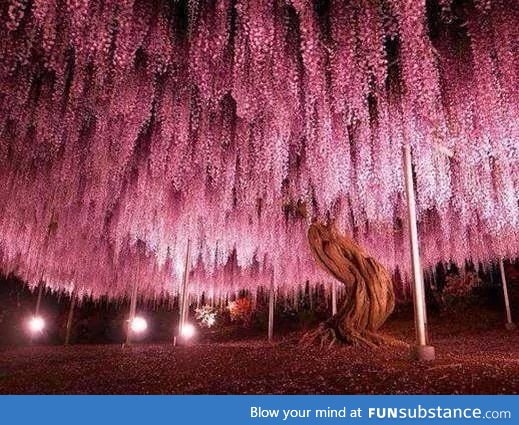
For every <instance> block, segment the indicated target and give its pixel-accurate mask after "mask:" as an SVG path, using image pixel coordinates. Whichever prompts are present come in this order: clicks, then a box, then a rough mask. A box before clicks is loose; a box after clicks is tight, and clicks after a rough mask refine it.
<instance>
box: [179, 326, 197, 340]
mask: <svg viewBox="0 0 519 425" xmlns="http://www.w3.org/2000/svg"><path fill="white" fill-rule="evenodd" d="M181 333H182V336H183V337H184V338H186V339H189V338H192V337H193V336H194V335H195V327H194V326H193V325H192V324H191V323H186V324H185V325H184V326H183V327H182V332H181Z"/></svg>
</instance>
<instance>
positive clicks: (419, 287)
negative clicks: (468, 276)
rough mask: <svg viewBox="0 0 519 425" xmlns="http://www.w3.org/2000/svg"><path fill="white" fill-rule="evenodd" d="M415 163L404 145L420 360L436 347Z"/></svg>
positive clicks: (431, 354)
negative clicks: (431, 340) (430, 333)
mask: <svg viewBox="0 0 519 425" xmlns="http://www.w3.org/2000/svg"><path fill="white" fill-rule="evenodd" d="M412 167H413V165H412V158H411V146H409V145H408V144H406V145H405V146H404V173H405V189H406V195H407V213H408V219H409V238H410V243H411V259H412V262H411V263H412V270H413V302H414V315H415V327H416V339H417V341H416V342H417V345H416V346H415V347H414V349H413V352H412V355H413V357H415V358H416V359H418V360H434V358H435V353H434V347H432V346H430V345H428V341H427V329H426V322H427V313H426V305H425V290H424V284H423V274H422V266H421V264H420V249H419V245H418V225H417V218H416V200H415V192H414V182H413V168H412Z"/></svg>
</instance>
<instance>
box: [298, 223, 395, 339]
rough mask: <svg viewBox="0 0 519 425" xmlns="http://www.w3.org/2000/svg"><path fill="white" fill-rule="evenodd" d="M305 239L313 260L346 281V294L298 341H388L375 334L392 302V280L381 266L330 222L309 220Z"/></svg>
mask: <svg viewBox="0 0 519 425" xmlns="http://www.w3.org/2000/svg"><path fill="white" fill-rule="evenodd" d="M308 241H309V243H310V248H311V250H312V253H313V254H314V256H315V258H316V260H317V262H318V263H319V264H320V266H321V267H322V268H324V269H325V270H327V271H328V272H329V273H331V274H332V275H333V276H334V277H335V278H336V279H337V280H339V281H340V282H342V283H343V284H344V285H346V287H347V289H348V296H347V297H346V300H345V301H344V304H343V305H342V307H341V308H339V310H338V312H337V314H335V315H334V316H332V317H331V318H330V319H329V320H328V321H326V322H324V323H321V324H320V326H319V328H318V329H317V330H315V331H313V332H310V333H307V334H305V335H304V337H303V339H302V342H303V343H308V344H311V343H314V342H319V343H320V344H321V346H323V345H324V344H325V343H329V344H330V345H331V344H333V343H334V342H335V341H337V340H338V341H341V342H344V343H347V344H354V343H358V342H362V343H365V344H367V345H370V346H374V345H379V344H381V343H386V342H389V340H388V339H387V338H385V337H382V336H381V335H379V334H377V330H378V329H379V328H380V327H381V326H382V325H383V323H384V322H385V321H386V319H387V318H388V316H389V315H390V314H391V312H392V311H393V308H394V306H395V296H394V292H393V284H392V282H391V277H390V276H389V274H388V272H387V271H386V270H385V269H384V267H383V266H382V265H381V264H380V263H378V262H377V261H376V260H375V259H374V258H372V257H370V256H369V255H368V254H367V253H366V252H365V251H364V250H363V249H362V248H361V247H360V246H359V245H357V244H356V243H355V242H354V241H353V240H352V239H350V238H348V237H347V236H345V235H340V234H339V233H338V232H337V229H336V228H335V226H334V225H333V224H330V225H324V224H322V223H314V224H312V225H311V226H310V228H309V229H308Z"/></svg>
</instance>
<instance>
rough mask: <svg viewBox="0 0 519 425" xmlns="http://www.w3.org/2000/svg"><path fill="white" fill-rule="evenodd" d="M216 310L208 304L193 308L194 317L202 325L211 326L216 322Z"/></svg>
mask: <svg viewBox="0 0 519 425" xmlns="http://www.w3.org/2000/svg"><path fill="white" fill-rule="evenodd" d="M216 315H217V312H216V310H215V309H214V308H213V307H211V306H210V305H204V306H203V307H200V308H197V309H196V310H195V317H196V319H197V320H199V321H200V323H201V324H202V326H205V327H208V328H210V327H212V326H213V325H214V324H215V323H216Z"/></svg>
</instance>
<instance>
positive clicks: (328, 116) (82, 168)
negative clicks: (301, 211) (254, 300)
mask: <svg viewBox="0 0 519 425" xmlns="http://www.w3.org/2000/svg"><path fill="white" fill-rule="evenodd" d="M518 21H519V5H518V4H517V2H509V1H506V0H459V1H451V0H428V1H425V0H347V1H345V0H323V1H315V2H314V1H310V0H212V1H199V0H191V1H187V0H179V1H166V0H158V1H145V0H63V1H57V0H7V1H4V2H2V3H1V4H0V40H1V41H0V58H1V61H0V181H1V182H2V184H1V185H0V267H1V269H2V270H3V271H4V272H16V273H17V274H18V275H20V276H21V277H22V278H24V279H25V280H27V281H28V282H30V283H31V284H32V285H36V284H37V283H38V282H40V281H41V280H43V281H45V282H46V284H47V285H50V286H54V287H60V288H65V289H70V290H72V288H74V289H75V290H76V291H77V293H78V294H79V295H81V294H82V293H89V294H91V295H93V296H94V297H97V296H100V295H103V294H107V295H109V296H116V295H121V294H125V293H129V292H130V288H132V287H133V285H134V284H137V285H138V291H139V293H140V294H143V295H146V296H149V297H153V296H158V295H159V294H161V293H163V292H164V291H167V292H170V293H176V292H178V290H179V285H180V281H181V279H180V275H181V273H182V269H183V267H182V263H183V258H184V255H185V251H186V247H187V241H188V240H191V241H192V242H193V247H194V248H193V251H194V255H192V256H191V262H190V264H189V266H190V270H191V273H192V275H193V280H192V282H193V286H192V288H193V290H194V291H197V292H200V293H201V292H205V293H206V294H210V296H211V297H215V298H219V297H225V296H226V295H227V294H229V293H235V292H237V291H238V290H239V289H248V290H249V291H250V292H252V293H254V292H255V291H256V290H257V288H258V287H259V286H264V285H268V284H269V282H270V279H271V276H272V274H274V282H275V285H276V287H277V290H278V291H280V292H281V293H285V294H289V293H290V292H291V291H294V290H295V289H297V287H298V286H299V285H301V284H302V283H303V282H304V281H305V280H310V281H311V282H321V281H323V280H325V279H326V274H325V273H323V272H321V271H320V270H319V268H318V267H316V263H315V260H314V259H313V257H312V255H311V250H310V249H309V248H308V242H307V237H306V235H307V230H308V226H309V224H310V223H311V222H312V220H317V221H319V222H321V223H328V222H334V223H335V226H336V229H338V230H337V233H335V231H332V229H331V228H326V227H321V228H315V227H312V228H311V233H312V232H316V231H318V232H317V233H319V235H320V236H319V238H318V239H316V240H315V242H312V244H311V246H312V249H313V250H314V252H319V251H318V249H321V250H322V251H323V252H324V253H326V257H323V258H321V257H319V255H318V257H319V258H320V261H321V263H323V264H324V265H325V267H326V269H328V270H333V268H334V267H336V266H337V264H338V263H337V258H334V257H333V255H332V256H330V253H328V252H327V250H326V249H324V248H322V243H323V241H325V240H327V239H326V238H328V237H331V236H330V235H333V234H341V235H348V237H346V236H341V237H339V236H337V237H336V239H334V244H336V246H337V249H339V248H340V252H341V254H340V255H341V261H342V260H343V259H346V258H349V257H348V255H350V254H346V252H349V248H347V249H346V248H345V246H350V247H351V246H354V245H353V244H355V246H358V247H363V248H362V250H365V251H366V252H369V255H370V257H369V256H367V254H366V255H364V254H362V256H361V257H359V258H358V261H360V262H362V263H363V264H370V267H375V268H377V269H378V267H379V266H378V263H380V264H381V265H383V266H384V267H385V268H386V269H387V270H388V271H392V270H394V269H396V268H399V270H400V271H401V272H402V273H403V274H405V273H406V272H407V270H408V264H409V261H408V252H409V249H408V242H407V240H408V238H407V233H408V224H407V219H406V216H405V204H406V200H405V196H404V183H403V171H402V161H401V152H402V146H404V145H409V146H411V148H412V151H413V158H414V160H413V161H414V163H413V166H414V177H415V181H416V188H417V198H418V215H419V233H420V243H421V245H422V246H423V247H424V249H422V253H423V256H424V258H423V264H424V266H426V267H427V266H431V265H433V264H435V263H436V262H438V261H454V262H458V263H461V262H463V261H464V260H465V259H468V258H470V259H472V260H473V261H491V260H494V259H496V258H498V257H506V256H514V255H517V252H518V248H519V214H518V200H519V150H518V129H519V127H518V126H519V121H518V120H517V116H519V110H518V108H519V91H518V87H519V85H518V84H517V75H518V71H519V59H518V55H517V40H518V39H519V33H518V31H519V26H518V25H517V22H518ZM445 152H449V155H445ZM294 202H295V203H297V202H299V203H302V204H305V205H306V206H307V207H306V208H307V215H306V217H307V218H306V219H301V217H297V216H296V215H294V214H293V211H292V209H290V208H286V205H288V204H290V203H294ZM312 229H313V230H312ZM334 238H335V236H334ZM353 240H354V241H355V242H353ZM320 246H321V248H319V247H320ZM359 252H360V251H359ZM359 255H360V254H359ZM374 259H376V261H375V260H374ZM348 261H351V259H349V260H348ZM355 261H357V260H355ZM372 264H377V266H374V265H372ZM362 267H364V266H362ZM380 270H381V269H380ZM359 273H361V274H362V272H359ZM334 275H336V277H337V278H339V280H341V281H343V282H346V281H348V283H349V284H353V282H350V280H351V276H350V275H348V274H344V273H343V272H341V274H340V275H337V274H335V273H334ZM377 276H378V277H377V279H376V280H375V281H374V282H376V283H374V285H375V287H377V288H379V289H380V294H382V296H383V298H382V301H381V302H380V306H379V307H377V308H376V309H375V310H376V312H375V310H373V308H374V307H372V306H371V304H370V307H369V308H367V307H366V310H365V313H362V314H360V313H359V315H357V313H355V315H354V317H352V318H351V320H352V321H353V322H357V323H359V326H358V327H357V326H354V327H353V328H352V327H351V326H350V325H348V324H347V322H344V321H343V322H342V323H346V324H344V325H341V326H342V328H341V327H339V331H340V332H341V335H342V337H344V338H349V337H350V336H351V335H353V330H355V331H356V332H360V331H363V330H366V331H374V330H376V328H377V327H378V326H379V325H380V323H381V322H383V318H385V317H386V316H387V313H389V312H390V311H391V306H392V301H391V300H392V298H391V295H390V291H389V290H388V288H389V286H388V284H387V282H386V277H385V274H383V273H382V272H380V273H378V272H377ZM355 282H357V290H358V291H361V292H362V291H364V290H365V289H368V290H369V286H367V287H366V288H365V289H363V288H364V287H363V286H362V285H360V284H359V282H361V281H360V280H356V281H355ZM368 292H369V291H368ZM360 300H361V296H360V295H359V298H355V299H351V300H350V301H349V302H350V303H353V304H352V305H350V307H348V308H352V309H353V310H355V311H356V310H357V309H359V308H360V309H361V310H362V309H364V308H365V306H364V307H362V305H363V304H362V303H360ZM353 310H348V311H353ZM365 314H366V315H367V316H368V317H369V319H368V321H367V322H366V321H365V320H364V319H361V318H363V317H365V316H364V315H365ZM347 316H348V317H351V316H350V315H347ZM359 321H360V322H359ZM361 323H362V325H361ZM350 328H351V329H350ZM361 333H362V332H361Z"/></svg>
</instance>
